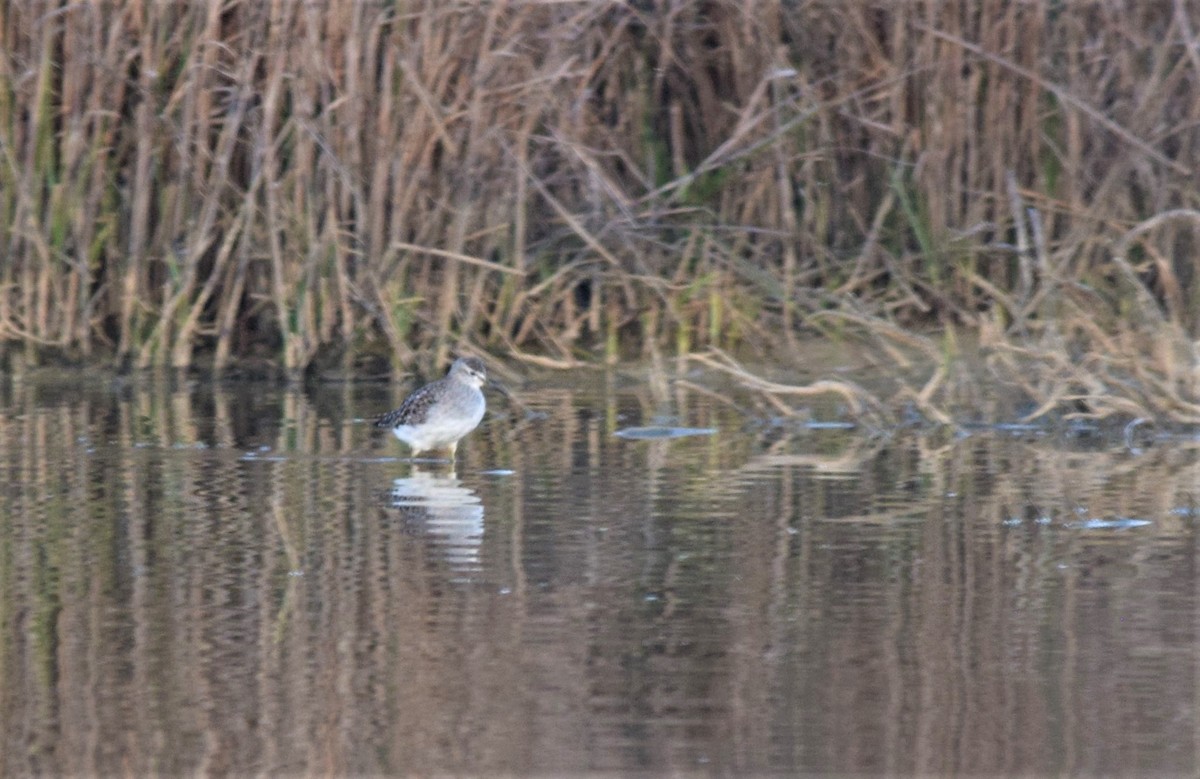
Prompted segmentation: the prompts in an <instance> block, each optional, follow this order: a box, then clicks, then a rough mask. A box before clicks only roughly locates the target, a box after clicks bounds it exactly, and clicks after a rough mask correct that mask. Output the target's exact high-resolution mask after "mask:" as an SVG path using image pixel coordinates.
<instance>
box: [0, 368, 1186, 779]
mask: <svg viewBox="0 0 1200 779" xmlns="http://www.w3.org/2000/svg"><path fill="white" fill-rule="evenodd" d="M586 384H587V387H586V388H584V389H572V388H562V387H560V388H556V389H552V388H543V389H536V388H535V389H530V390H528V391H526V392H525V393H524V394H523V395H522V397H523V399H524V401H525V402H526V403H527V404H528V407H529V408H528V413H526V412H519V411H516V410H514V409H511V408H510V407H508V406H506V405H505V404H504V402H503V400H502V399H500V398H498V397H494V396H493V397H492V398H491V401H492V406H493V412H492V413H491V414H490V415H489V416H488V417H487V418H486V419H485V422H484V426H483V427H481V428H480V430H478V431H477V432H476V433H475V434H473V435H472V436H471V437H469V438H468V439H466V441H464V443H463V444H462V445H461V446H460V447H459V463H458V466H457V468H456V471H455V472H454V473H453V474H451V473H450V472H449V471H448V470H447V469H446V468H445V467H442V466H436V465H430V464H426V465H423V466H417V467H414V465H413V464H412V463H409V462H407V461H405V460H404V459H403V447H402V446H401V445H400V444H399V443H398V442H396V441H394V440H392V439H390V438H386V437H382V436H380V435H379V434H378V432H377V431H375V430H372V429H371V428H370V426H369V425H368V424H366V423H365V422H363V421H362V420H363V419H365V418H369V417H371V416H372V415H374V414H376V413H379V412H381V411H383V410H386V409H387V408H389V407H391V405H393V404H394V403H395V402H396V400H397V399H398V397H399V395H398V391H397V390H393V389H389V388H387V387H383V386H374V385H358V386H355V385H338V386H332V387H322V388H310V389H308V390H304V389H292V390H288V389H284V388H281V387H278V386H269V385H255V384H229V385H223V386H213V385H211V384H208V383H205V382H196V383H190V384H188V383H182V384H178V383H177V384H175V385H171V384H169V383H158V384H155V383H139V382H130V381H121V382H114V381H108V380H100V381H97V380H79V381H73V382H62V381H60V382H57V383H54V384H45V385H44V384H39V383H28V382H13V381H10V380H7V379H5V380H0V761H2V762H0V774H3V775H12V776H16V775H24V774H33V773H37V774H74V775H79V774H122V775H131V774H132V775H147V774H162V773H188V774H191V773H195V772H201V773H236V774H243V773H261V774H266V775H281V774H306V773H309V774H320V775H332V774H342V775H344V774H396V773H404V774H411V773H421V774H428V773H446V772H451V773H467V774H480V773H483V774H488V773H498V772H501V773H517V774H528V773H540V774H567V773H578V772H584V771H639V770H640V771H650V772H654V773H662V772H700V773H709V772H716V773H751V772H787V773H794V772H801V771H808V772H853V773H881V772H888V773H921V774H933V773H936V774H948V773H988V774H1009V775H1013V774H1061V773H1070V774H1096V773H1119V774H1128V773H1140V774H1146V775H1161V774H1164V773H1173V774H1181V775H1193V774H1195V773H1196V772H1197V770H1200V769H1198V765H1197V764H1198V760H1197V750H1198V748H1200V718H1198V714H1197V697H1198V687H1197V678H1198V676H1197V675H1198V671H1200V664H1198V662H1197V657H1198V654H1200V640H1198V639H1200V630H1198V628H1200V620H1198V618H1197V607H1198V605H1200V602H1198V595H1197V593H1198V586H1200V576H1198V573H1200V572H1198V566H1197V529H1196V526H1197V522H1198V521H1200V517H1198V513H1197V508H1196V504H1197V501H1200V458H1198V456H1197V452H1198V450H1200V442H1198V441H1196V440H1194V439H1188V438H1186V437H1185V438H1181V439H1177V440H1171V441H1162V442H1158V443H1157V444H1156V445H1154V446H1151V447H1149V448H1147V449H1145V450H1144V451H1131V450H1130V449H1128V448H1127V447H1126V446H1125V445H1124V443H1123V442H1122V441H1121V440H1120V436H1119V435H1116V436H1113V435H1109V434H1107V433H1106V432H1099V433H1095V434H1078V433H1070V432H1062V431H1054V430H1042V431H1038V430H1033V431H1012V430H997V429H986V428H981V429H975V430H971V431H966V432H960V433H959V434H954V433H951V432H949V431H944V430H943V431H938V430H932V431H930V430H927V431H920V430H912V431H908V432H902V433H898V434H895V435H892V436H872V435H870V434H869V433H868V432H867V431H862V430H858V429H843V428H833V429H821V428H815V429H814V428H804V427H794V428H791V429H782V428H779V427H775V426H772V425H771V424H768V423H766V422H764V421H763V420H755V419H753V418H750V417H747V416H746V415H744V414H743V413H741V412H739V411H737V410H735V409H733V408H731V407H730V406H729V405H727V404H725V403H721V402H718V401H715V400H713V399H712V398H710V397H709V396H706V395H703V394H698V393H695V392H692V391H689V390H688V389H686V388H678V387H677V388H674V389H673V390H671V391H670V392H669V393H668V394H667V395H666V396H662V395H661V394H659V395H657V396H656V395H655V394H653V393H651V392H649V391H648V390H647V389H646V388H645V384H644V383H643V382H639V381H638V380H637V377H636V375H634V376H632V377H630V376H625V377H623V378H622V377H612V376H606V375H604V374H597V375H596V376H595V377H593V379H591V380H589V381H587V382H586ZM656 397H657V399H655V398H656ZM662 425H674V426H681V427H687V428H700V429H708V430H711V431H712V432H709V433H703V431H694V432H700V433H701V434H698V435H692V436H686V437H671V436H670V431H665V430H662V429H660V428H659V429H652V430H650V431H642V433H641V434H639V433H637V432H636V431H635V433H634V435H633V437H624V436H621V435H617V433H618V431H623V430H626V429H628V428H639V427H642V428H644V427H647V426H662Z"/></svg>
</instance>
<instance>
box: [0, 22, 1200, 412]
mask: <svg viewBox="0 0 1200 779" xmlns="http://www.w3.org/2000/svg"><path fill="white" fill-rule="evenodd" d="M1197 19H1200V8H1198V7H1197V4H1196V2H1195V0H1155V1H1153V2H1144V3H1119V2H1109V1H1107V0H1067V2H1004V1H1003V0H989V1H988V2H980V3H966V2H948V3H945V2H933V1H932V0H929V2H920V1H919V0H914V1H913V2H904V3H897V2H886V1H884V0H873V1H872V0H853V1H846V0H836V1H835V0H813V1H812V2H805V3H794V2H783V0H762V1H761V2H743V1H742V0H737V1H736V2H735V1H734V0H711V1H710V2H689V1H687V0H658V1H657V2H554V1H552V0H512V1H511V2H485V3H477V2H465V1H463V0H457V1H456V0H441V1H440V2H412V3H391V2H386V3H385V2H366V1H360V0H340V1H337V2H328V3H302V2H286V1H285V2H276V3H260V2H249V1H248V0H228V1H227V2H220V3H218V2H213V1H211V0H210V1H209V2H200V1H199V0H197V1H196V2H188V3H144V2H130V3H68V2H63V1H62V0H53V1H50V0H47V1H45V2H26V3H12V4H6V5H4V6H0V364H4V365H7V366H8V367H9V368H14V369H15V368H17V367H19V366H20V365H28V364H31V363H36V362H37V361H40V360H45V359H47V358H49V357H52V356H54V355H61V356H65V357H67V358H70V359H84V360H88V359H91V360H94V359H97V358H99V359H104V360H109V359H112V360H116V361H118V362H120V363H123V364H128V365H131V366H134V367H151V366H176V367H190V366H192V365H194V364H196V363H197V362H200V361H203V362H204V363H206V364H211V365H212V366H213V367H215V368H216V369H221V368H224V367H226V366H229V365H230V364H231V363H233V362H235V361H246V360H265V361H267V362H270V363H272V364H274V365H277V366H279V367H280V368H281V369H282V370H284V371H286V372H287V373H289V374H295V373H298V372H302V371H305V370H311V369H320V368H322V367H328V366H334V367H336V368H337V369H339V370H350V369H357V370H359V371H360V372H366V371H370V370H377V369H378V366H380V365H384V364H387V363H388V362H390V364H391V365H393V366H396V368H397V369H398V367H399V366H401V365H404V364H408V363H409V362H411V361H412V359H413V358H414V356H415V354H416V353H418V352H419V353H420V354H422V355H426V357H425V359H427V360H428V361H430V362H441V361H443V360H444V358H445V357H446V355H447V353H448V352H450V351H451V350H452V349H457V348H462V347H464V346H468V345H469V346H471V347H473V348H477V349H482V350H487V351H490V352H493V353H496V354H501V355H514V356H531V357H532V356H536V357H537V358H538V359H540V360H542V361H550V362H555V361H557V362H560V363H563V364H574V363H576V362H578V361H589V360H593V359H600V358H604V359H616V358H617V357H618V356H627V355H630V354H632V353H636V352H638V351H641V352H643V353H648V354H653V355H656V356H657V355H658V354H659V353H660V352H666V353H677V354H689V353H695V352H703V351H705V350H707V349H709V348H710V347H715V348H719V349H725V350H738V351H742V352H746V351H747V350H749V351H753V350H759V351H760V352H763V351H766V350H768V349H777V348H778V347H779V346H781V345H786V344H787V343H789V342H790V341H792V339H794V338H796V337H797V336H801V335H803V334H804V333H805V332H814V331H816V332H820V333H822V334H825V335H828V336H832V337H838V338H848V337H855V338H857V337H862V338H864V339H865V342H866V343H868V344H878V345H879V346H880V347H881V350H880V352H879V354H880V355H881V356H883V358H884V359H897V358H898V357H899V352H897V351H896V348H897V345H898V346H899V347H900V349H901V350H902V351H903V350H907V349H909V348H910V347H911V346H913V345H915V346H916V348H917V350H918V351H919V352H930V353H932V354H933V355H935V356H936V357H937V360H938V363H937V364H938V366H939V367H938V368H937V369H936V371H935V373H934V374H933V377H932V378H931V379H930V380H929V381H928V382H927V383H925V384H924V386H923V387H922V388H921V389H919V390H917V389H914V390H913V392H912V393H910V394H912V395H913V396H915V397H917V399H918V400H919V405H921V407H922V408H925V409H926V410H927V411H928V412H929V413H931V414H932V415H933V416H937V415H938V413H942V412H941V411H940V409H944V407H945V404H944V403H943V402H942V401H941V400H940V398H941V396H942V395H943V394H945V392H946V386H947V380H948V379H953V378H954V376H953V374H954V370H953V367H952V365H951V363H952V361H953V357H954V355H953V353H952V350H951V351H950V352H948V350H947V348H946V346H945V343H946V342H945V341H942V342H939V343H933V342H931V341H929V340H928V339H927V338H925V337H924V336H922V335H920V334H919V331H921V330H925V329H926V328H937V329H940V330H944V329H945V328H954V329H955V330H957V331H967V332H976V333H978V334H979V336H980V342H981V344H982V346H983V348H984V350H985V352H986V355H985V356H986V358H987V359H988V360H989V364H990V366H991V368H992V369H993V372H994V374H995V375H994V376H993V377H992V380H995V381H1000V382H1010V383H1017V384H1020V385H1021V386H1022V388H1023V389H1024V390H1025V391H1026V392H1028V393H1029V395H1030V397H1031V399H1032V400H1033V401H1034V403H1035V405H1037V406H1038V407H1039V409H1051V408H1059V407H1067V406H1068V404H1069V407H1071V408H1075V409H1076V410H1078V411H1079V412H1080V413H1086V414H1092V415H1107V414H1110V413H1114V412H1119V413H1128V414H1137V415H1153V416H1165V417H1170V418H1174V419H1183V420H1192V421H1200V399H1198V396H1197V390H1196V387H1197V385H1198V384H1200V381H1198V376H1197V370H1198V367H1197V366H1198V365H1200V355H1198V354H1197V351H1198V347H1197V340H1196V339H1197V338H1198V336H1200V273H1197V265H1198V260H1197V256H1198V255H1197V247H1198V246H1200V241H1198V240H1197V239H1198V237H1200V213H1198V212H1197V210H1196V209H1197V208H1200V203H1198V202H1197V201H1198V199H1200V193H1198V190H1197V186H1196V180H1197V179H1196V170H1195V167H1196V160H1197V159H1198V158H1200V157H1198V152H1200V55H1198V54H1197V52H1198V51H1200V37H1198V36H1200V24H1197ZM896 339H900V341H902V342H903V343H898V342H897V340H896Z"/></svg>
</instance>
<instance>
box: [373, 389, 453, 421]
mask: <svg viewBox="0 0 1200 779" xmlns="http://www.w3.org/2000/svg"><path fill="white" fill-rule="evenodd" d="M440 383H441V382H437V381H435V382H433V383H432V384H426V385H425V386H424V387H421V388H420V389H418V390H416V391H415V392H413V394H411V395H409V396H408V397H407V398H405V399H404V402H403V403H401V404H400V408H398V409H396V410H395V411H389V412H388V413H386V414H384V415H383V416H381V417H380V418H379V419H376V420H375V427H395V426H396V425H419V424H421V423H423V422H424V421H425V420H426V419H428V418H429V409H430V408H431V407H432V406H433V404H434V403H436V402H437V396H438V392H437V386H438V384H440Z"/></svg>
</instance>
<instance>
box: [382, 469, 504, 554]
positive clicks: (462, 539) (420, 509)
mask: <svg viewBox="0 0 1200 779" xmlns="http://www.w3.org/2000/svg"><path fill="white" fill-rule="evenodd" d="M386 502H387V507H388V509H389V512H388V513H389V514H395V515H397V516H398V519H400V521H401V522H403V525H404V528H405V529H406V530H408V531H410V532H416V533H423V534H425V536H426V537H427V538H429V539H430V541H431V542H432V544H433V546H434V548H435V549H437V550H438V552H440V554H441V555H442V556H443V558H444V559H445V560H446V562H448V563H449V564H450V566H451V567H452V568H454V569H455V570H459V571H463V572H466V571H477V570H479V546H480V544H481V543H482V542H483V501H482V500H480V498H479V496H478V495H476V494H475V491H474V490H472V489H470V488H469V487H466V486H464V485H463V483H462V482H461V481H459V480H458V477H457V476H455V475H454V472H453V471H450V472H449V473H448V474H446V473H429V472H426V471H421V470H414V471H413V472H412V475H411V476H405V477H402V478H398V479H395V480H394V481H393V482H392V487H391V489H390V490H388V492H387V498H386Z"/></svg>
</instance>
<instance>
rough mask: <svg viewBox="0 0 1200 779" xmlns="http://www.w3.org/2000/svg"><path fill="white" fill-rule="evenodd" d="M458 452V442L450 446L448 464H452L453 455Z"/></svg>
mask: <svg viewBox="0 0 1200 779" xmlns="http://www.w3.org/2000/svg"><path fill="white" fill-rule="evenodd" d="M456 452H458V441H455V442H454V443H452V444H450V462H454V455H455V453H456Z"/></svg>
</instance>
